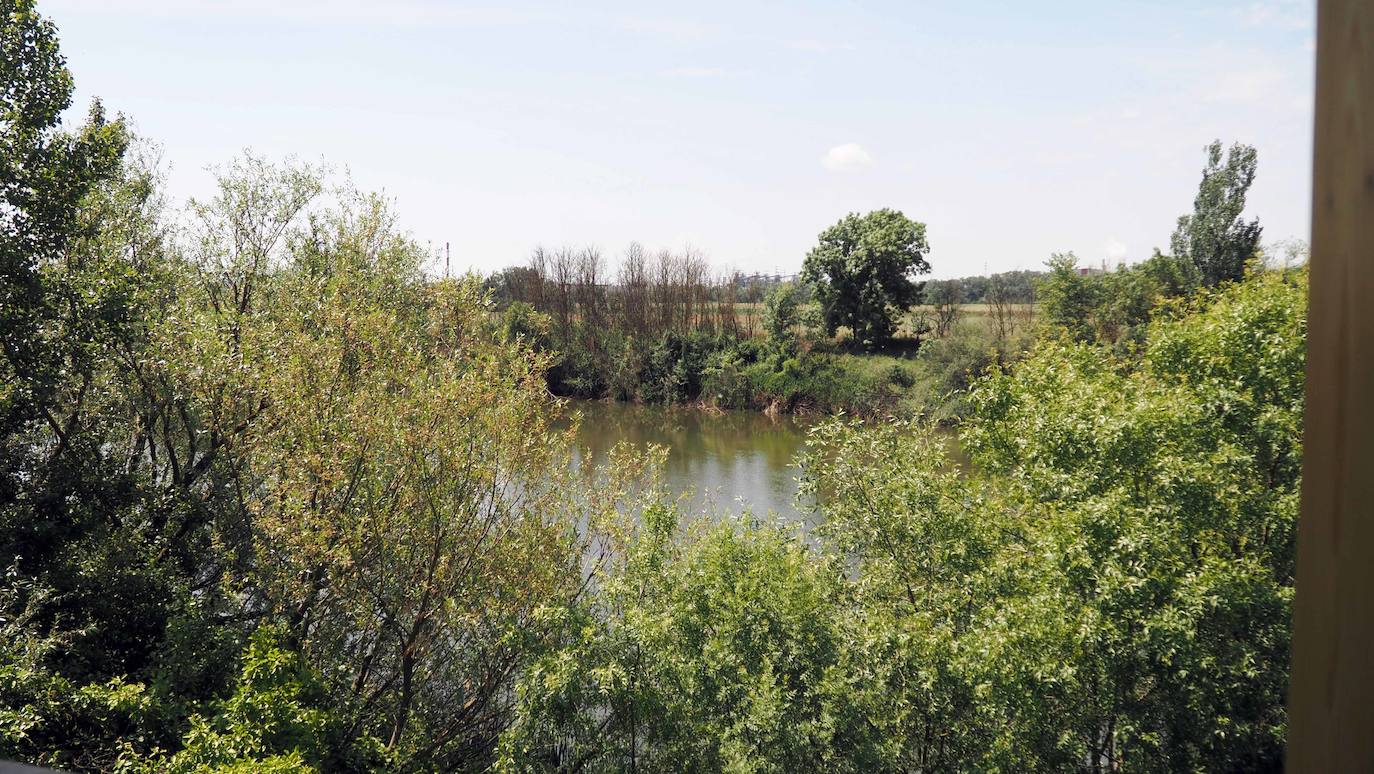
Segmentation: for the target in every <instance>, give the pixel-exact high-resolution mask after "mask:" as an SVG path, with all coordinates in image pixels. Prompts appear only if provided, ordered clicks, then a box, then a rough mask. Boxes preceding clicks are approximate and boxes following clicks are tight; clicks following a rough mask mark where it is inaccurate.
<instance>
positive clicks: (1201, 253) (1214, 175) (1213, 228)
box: [1169, 140, 1261, 285]
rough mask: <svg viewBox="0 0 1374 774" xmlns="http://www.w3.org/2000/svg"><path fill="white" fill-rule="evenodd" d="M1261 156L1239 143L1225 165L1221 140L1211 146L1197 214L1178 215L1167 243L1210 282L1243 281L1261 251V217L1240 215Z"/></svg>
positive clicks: (1198, 194) (1200, 188) (1232, 148)
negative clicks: (1253, 260) (1251, 263)
mask: <svg viewBox="0 0 1374 774" xmlns="http://www.w3.org/2000/svg"><path fill="white" fill-rule="evenodd" d="M1257 159H1258V156H1257V154H1256V153H1255V149H1254V148H1253V147H1251V146H1249V145H1245V144H1242V143H1235V144H1234V145H1232V146H1231V147H1230V149H1228V150H1227V151H1226V155H1225V162H1224V163H1223V161H1222V146H1221V141H1220V140H1217V141H1215V142H1213V143H1212V144H1211V145H1209V146H1207V165H1206V166H1205V167H1203V170H1202V182H1201V183H1200V184H1199V185H1198V192H1197V198H1196V199H1195V200H1194V202H1193V214H1191V215H1184V216H1182V217H1180V218H1179V219H1178V228H1177V229H1175V231H1174V235H1173V238H1172V239H1171V240H1170V242H1169V245H1170V249H1171V251H1172V252H1173V253H1174V255H1177V256H1179V257H1182V258H1187V259H1189V260H1191V261H1192V262H1193V264H1194V265H1195V266H1196V267H1197V269H1198V272H1199V273H1200V274H1201V276H1202V281H1203V283H1204V284H1206V285H1216V284H1217V283H1219V282H1228V281H1234V280H1238V279H1240V278H1241V277H1242V276H1243V275H1244V274H1245V263H1246V262H1247V261H1249V260H1250V259H1252V258H1253V257H1255V255H1256V253H1257V252H1258V250H1259V243H1260V233H1261V229H1260V224H1259V220H1258V219H1255V220H1251V221H1249V222H1248V223H1247V222H1246V221H1244V220H1242V219H1241V214H1242V213H1243V212H1244V211H1245V195H1246V193H1247V192H1248V191H1249V190H1250V184H1251V183H1253V182H1254V181H1255V168H1256V165H1257Z"/></svg>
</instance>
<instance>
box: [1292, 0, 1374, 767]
mask: <svg viewBox="0 0 1374 774" xmlns="http://www.w3.org/2000/svg"><path fill="white" fill-rule="evenodd" d="M1315 131H1316V133H1315V137H1314V144H1313V151H1314V158H1313V181H1312V259H1311V276H1310V282H1311V300H1310V303H1309V311H1308V328H1307V332H1308V339H1307V342H1308V343H1307V414H1306V425H1305V430H1304V439H1303V444H1304V446H1303V482H1302V517H1301V520H1300V521H1299V524H1298V578H1297V600H1296V603H1295V609H1294V622H1293V668H1292V673H1291V683H1290V687H1289V695H1288V723H1289V730H1288V766H1287V770H1288V771H1290V772H1313V773H1314V774H1315V772H1335V771H1374V0H1319V2H1318V6H1317V104H1316V130H1315Z"/></svg>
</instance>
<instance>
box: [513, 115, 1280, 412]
mask: <svg viewBox="0 0 1374 774" xmlns="http://www.w3.org/2000/svg"><path fill="white" fill-rule="evenodd" d="M1255 168H1256V156H1255V153H1254V149H1253V148H1249V147H1248V146H1244V145H1235V146H1233V147H1232V148H1231V149H1230V150H1229V151H1227V152H1226V153H1223V149H1222V146H1221V144H1220V143H1219V142H1217V143H1213V144H1212V145H1210V146H1209V147H1208V148H1207V163H1206V166H1205V167H1204V169H1203V174H1202V181H1201V183H1200V184H1199V187H1198V195H1197V198H1196V200H1195V202H1194V209H1193V212H1192V213H1190V214H1188V215H1185V216H1183V217H1181V218H1179V222H1178V226H1177V229H1176V231H1175V233H1174V236H1173V238H1172V240H1171V247H1172V251H1173V255H1164V254H1162V253H1160V252H1158V251H1156V252H1155V254H1154V255H1153V256H1152V257H1151V258H1150V259H1148V260H1146V261H1143V262H1141V263H1139V264H1135V265H1132V266H1127V265H1124V264H1123V265H1121V266H1118V267H1116V268H1115V270H1113V271H1105V270H1097V269H1094V268H1092V267H1086V266H1079V265H1078V260H1077V258H1076V257H1075V256H1074V255H1073V254H1072V253H1067V254H1060V255H1055V256H1052V257H1051V258H1050V260H1049V261H1048V263H1047V269H1048V270H1047V271H1044V272H1023V271H1018V272H1005V273H1001V274H993V275H990V276H987V277H969V278H964V279H962V280H938V281H931V282H928V283H925V284H924V285H922V284H919V283H917V282H916V277H918V276H919V275H921V274H924V273H927V272H929V270H930V264H929V262H928V261H927V260H926V253H927V252H928V250H929V246H928V244H927V242H926V227H925V224H922V223H917V222H915V221H912V220H910V219H909V218H907V217H906V216H905V215H903V214H902V213H900V212H896V211H893V210H877V211H874V212H871V213H868V214H867V215H863V216H860V215H857V214H851V215H848V216H846V217H845V218H843V219H841V220H840V221H839V222H838V223H836V224H835V225H834V226H832V227H830V228H829V229H826V231H824V232H823V233H822V234H821V235H820V237H819V239H818V243H817V246H816V247H815V248H814V249H813V250H812V251H811V252H810V253H809V254H808V255H807V256H806V259H805V261H804V265H803V271H802V273H801V275H800V276H799V277H798V278H797V279H796V280H795V281H792V280H786V281H784V280H781V278H777V281H771V282H764V283H762V284H760V282H759V281H758V278H744V277H742V276H741V275H739V274H735V275H732V276H729V277H721V278H716V279H713V278H712V275H711V269H710V267H709V265H708V264H707V263H706V260H705V258H704V257H703V256H702V255H701V254H700V253H697V252H695V251H692V250H688V251H686V252H684V253H680V254H679V253H673V252H672V251H666V250H665V251H660V252H658V253H654V254H649V253H648V252H646V251H645V250H644V249H643V248H642V247H641V246H639V245H638V244H631V245H630V247H629V248H628V249H627V250H626V251H625V253H624V255H623V256H622V258H621V261H620V265H619V267H618V269H617V271H616V273H615V275H614V276H611V275H610V274H609V273H608V271H607V268H606V266H605V259H604V257H603V256H602V254H601V253H600V251H598V250H596V249H594V248H587V249H583V250H573V249H571V248H561V249H558V250H554V251H545V250H544V249H543V248H539V249H536V250H535V252H534V254H533V255H532V256H531V259H530V261H529V263H528V265H526V266H515V267H509V268H507V269H505V270H502V271H501V272H498V273H496V274H495V275H493V276H492V277H490V278H488V280H487V281H486V285H487V287H488V288H490V289H491V290H492V292H493V297H494V298H495V299H496V300H497V302H498V305H499V306H500V307H501V308H502V310H503V311H502V315H503V319H502V323H501V324H502V327H503V329H504V330H505V331H506V334H507V336H508V338H510V339H512V340H516V339H519V340H522V341H525V342H526V343H529V344H532V345H533V346H535V347H536V348H537V349H539V350H540V351H543V352H548V353H551V354H552V356H553V366H552V367H551V368H550V369H549V371H548V374H547V377H548V383H549V388H550V389H551V390H552V391H553V392H554V393H555V394H557V395H564V396H572V397H580V398H610V399H614V400H622V401H639V402H645V403H700V404H704V405H708V406H712V407H716V408H727V409H756V410H764V411H770V412H774V411H780V412H808V413H837V412H840V411H843V412H846V413H848V414H851V415H856V416H868V417H880V416H888V415H899V416H916V415H922V414H923V415H926V416H930V417H934V418H936V419H938V420H940V421H947V420H955V419H957V418H959V417H960V416H962V415H963V414H964V413H965V412H966V411H967V409H968V403H967V398H968V388H969V386H970V384H972V383H973V382H974V381H975V380H976V379H977V378H978V377H979V376H981V375H982V374H983V373H984V372H985V371H986V370H987V369H988V368H989V367H991V366H994V365H996V366H1005V365H1008V364H1010V363H1013V362H1015V361H1016V360H1018V359H1020V358H1021V357H1022V356H1024V354H1025V353H1026V352H1027V351H1028V348H1029V346H1030V344H1031V343H1032V342H1033V341H1034V340H1035V339H1036V338H1037V337H1039V336H1044V335H1066V336H1068V337H1069V338H1071V339H1074V340H1078V341H1103V342H1107V343H1110V344H1113V345H1115V346H1116V347H1117V348H1118V349H1120V350H1123V351H1124V350H1126V349H1129V348H1131V347H1137V346H1139V345H1140V344H1141V336H1142V335H1143V332H1144V330H1145V327H1144V326H1145V325H1146V324H1147V323H1148V322H1149V321H1150V319H1151V318H1152V316H1153V314H1154V311H1155V310H1156V309H1157V308H1158V307H1160V306H1161V305H1163V304H1167V303H1168V302H1169V301H1170V299H1177V298H1182V297H1186V296H1188V295H1190V294H1192V293H1194V292H1196V291H1197V290H1198V289H1199V288H1203V287H1211V286H1214V285H1216V284H1218V283H1221V282H1230V281H1236V280H1239V279H1240V278H1241V277H1242V276H1243V273H1244V271H1245V266H1246V263H1247V262H1248V261H1262V260H1263V258H1264V255H1263V251H1262V250H1261V248H1260V243H1259V240H1260V235H1261V233H1262V230H1261V228H1260V226H1259V223H1258V221H1249V222H1247V221H1244V220H1243V219H1242V218H1241V214H1242V212H1243V211H1244V207H1245V198H1246V194H1247V192H1248V190H1249V187H1250V185H1251V183H1252V182H1253V181H1254V176H1255ZM1287 249H1288V250H1289V251H1290V252H1291V253H1293V255H1291V256H1290V258H1292V257H1295V256H1296V255H1297V254H1298V253H1299V252H1300V251H1301V249H1300V248H1295V247H1293V246H1289V247H1288V248H1287ZM742 298H748V299H760V300H761V303H759V302H758V301H754V300H750V301H743V302H742V301H741V300H740V299H742Z"/></svg>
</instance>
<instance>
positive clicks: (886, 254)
mask: <svg viewBox="0 0 1374 774" xmlns="http://www.w3.org/2000/svg"><path fill="white" fill-rule="evenodd" d="M929 250H930V247H929V245H927V244H926V227H925V224H924V223H917V222H915V221H913V220H911V219H909V218H907V217H906V216H905V215H903V214H902V213H900V212H898V211H896V210H889V209H882V210H874V211H873V212H870V213H868V214H867V215H859V214H857V213H851V214H849V215H847V216H845V217H844V218H843V219H841V220H840V221H839V222H838V223H836V224H835V225H833V226H831V227H830V228H828V229H826V230H825V231H823V232H821V235H820V237H819V241H818V243H817V245H816V246H815V247H814V248H812V249H811V252H809V253H807V255H806V260H805V262H804V263H803V265H802V278H803V280H804V281H805V282H807V283H809V284H811V285H812V286H813V287H814V288H815V292H816V300H817V301H819V302H820V306H821V311H822V315H823V321H824V323H825V329H826V332H827V333H829V334H831V335H834V333H835V331H836V330H837V329H838V328H839V327H840V326H842V325H843V326H847V327H848V328H849V329H850V330H851V331H852V332H853V334H854V339H855V340H856V341H858V342H861V343H864V344H867V345H870V346H876V345H880V344H883V343H885V342H886V341H887V340H888V339H890V338H892V333H893V332H894V331H895V330H896V329H897V323H896V317H897V315H899V314H901V313H903V312H905V311H906V310H907V309H908V308H910V307H911V305H912V304H914V303H916V299H917V297H918V294H919V291H920V286H919V285H917V283H916V282H915V281H914V279H913V278H914V277H915V276H916V275H921V274H926V273H928V272H929V271H930V264H929V263H928V262H927V261H926V257H925V256H926V253H927V252H928V251H929Z"/></svg>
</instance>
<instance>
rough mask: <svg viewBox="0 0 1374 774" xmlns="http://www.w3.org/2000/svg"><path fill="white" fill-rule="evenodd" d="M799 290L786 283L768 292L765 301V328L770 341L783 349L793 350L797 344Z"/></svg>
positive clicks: (799, 317)
mask: <svg viewBox="0 0 1374 774" xmlns="http://www.w3.org/2000/svg"><path fill="white" fill-rule="evenodd" d="M798 295H799V290H798V288H797V286H796V285H794V284H793V283H791V282H784V283H782V284H780V285H778V286H777V287H775V288H773V289H772V290H770V291H768V296H767V297H766V298H764V301H763V328H764V330H765V331H767V332H768V340H769V341H771V342H773V344H774V345H775V346H778V347H780V348H782V349H788V350H790V349H792V348H794V347H795V345H796V343H797V336H796V333H795V331H794V329H795V328H796V326H797V323H798V322H799V321H800V319H801V316H800V303H799V299H798Z"/></svg>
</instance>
